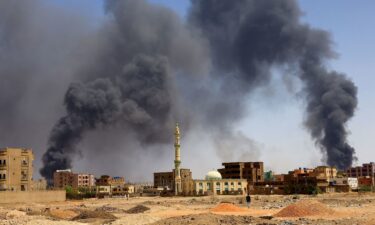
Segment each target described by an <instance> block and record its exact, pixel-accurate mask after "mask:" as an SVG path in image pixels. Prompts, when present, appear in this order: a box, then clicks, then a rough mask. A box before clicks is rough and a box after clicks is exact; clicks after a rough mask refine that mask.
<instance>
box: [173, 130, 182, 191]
mask: <svg viewBox="0 0 375 225" xmlns="http://www.w3.org/2000/svg"><path fill="white" fill-rule="evenodd" d="M174 137H175V140H174V149H175V160H174V170H175V177H174V180H175V188H174V189H175V195H178V194H179V193H181V192H182V190H181V175H180V164H181V154H180V128H179V127H178V123H176V128H175V132H174Z"/></svg>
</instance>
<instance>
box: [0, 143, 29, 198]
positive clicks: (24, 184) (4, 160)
mask: <svg viewBox="0 0 375 225" xmlns="http://www.w3.org/2000/svg"><path fill="white" fill-rule="evenodd" d="M33 160H34V155H33V152H32V150H31V149H27V148H1V149H0V190H9V191H29V190H31V189H32V177H33Z"/></svg>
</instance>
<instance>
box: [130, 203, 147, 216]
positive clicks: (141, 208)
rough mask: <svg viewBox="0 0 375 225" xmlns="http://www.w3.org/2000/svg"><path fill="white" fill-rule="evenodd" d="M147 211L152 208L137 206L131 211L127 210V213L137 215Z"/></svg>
mask: <svg viewBox="0 0 375 225" xmlns="http://www.w3.org/2000/svg"><path fill="white" fill-rule="evenodd" d="M147 210H150V208H149V207H147V206H144V205H137V206H135V207H133V208H131V209H128V210H126V211H125V212H126V213H129V214H137V213H143V212H145V211H147Z"/></svg>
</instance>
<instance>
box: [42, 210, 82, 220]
mask: <svg viewBox="0 0 375 225" xmlns="http://www.w3.org/2000/svg"><path fill="white" fill-rule="evenodd" d="M47 215H48V216H50V217H53V218H55V219H62V220H71V219H73V218H74V217H76V216H78V213H77V212H74V211H72V210H62V209H51V210H49V211H48V212H47Z"/></svg>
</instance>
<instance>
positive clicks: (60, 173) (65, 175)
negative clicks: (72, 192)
mask: <svg viewBox="0 0 375 225" xmlns="http://www.w3.org/2000/svg"><path fill="white" fill-rule="evenodd" d="M73 179H74V174H73V172H72V170H70V169H67V170H56V171H55V172H54V173H53V186H54V188H57V189H61V188H65V187H67V186H71V187H73Z"/></svg>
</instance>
